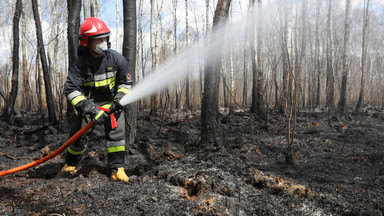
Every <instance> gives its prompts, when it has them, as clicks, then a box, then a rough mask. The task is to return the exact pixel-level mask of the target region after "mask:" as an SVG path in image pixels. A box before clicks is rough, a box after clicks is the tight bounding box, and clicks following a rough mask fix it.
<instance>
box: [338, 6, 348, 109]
mask: <svg viewBox="0 0 384 216" xmlns="http://www.w3.org/2000/svg"><path fill="white" fill-rule="evenodd" d="M350 20H351V0H346V1H345V21H344V49H343V75H342V81H341V90H340V100H339V111H340V112H341V113H344V112H345V105H346V103H347V82H348V74H349V38H350V32H351V28H350V23H351V21H350Z"/></svg>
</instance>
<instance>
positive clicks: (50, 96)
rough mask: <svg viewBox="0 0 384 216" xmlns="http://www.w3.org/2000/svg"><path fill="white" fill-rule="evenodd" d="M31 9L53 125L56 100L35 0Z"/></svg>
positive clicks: (50, 118)
mask: <svg viewBox="0 0 384 216" xmlns="http://www.w3.org/2000/svg"><path fill="white" fill-rule="evenodd" d="M32 10H33V16H34V19H35V25H36V35H37V46H38V49H39V51H40V60H41V65H42V67H43V73H44V84H45V93H46V96H47V106H48V117H49V124H51V125H54V124H56V123H57V119H56V111H55V107H56V100H55V98H54V97H53V94H52V85H51V79H50V73H49V69H48V65H47V57H46V55H45V48H44V42H43V33H42V30H41V22H40V16H39V11H38V7H37V0H32Z"/></svg>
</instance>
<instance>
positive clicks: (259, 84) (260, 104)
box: [256, 0, 265, 117]
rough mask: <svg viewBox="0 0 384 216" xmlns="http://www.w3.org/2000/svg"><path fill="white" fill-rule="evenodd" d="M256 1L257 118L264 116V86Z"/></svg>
mask: <svg viewBox="0 0 384 216" xmlns="http://www.w3.org/2000/svg"><path fill="white" fill-rule="evenodd" d="M257 1H258V10H257V17H258V18H257V66H258V67H257V90H256V112H257V115H258V116H260V117H261V116H264V106H265V104H264V99H263V85H264V82H263V81H264V71H263V61H264V59H263V27H262V26H263V22H262V19H263V8H262V0H257Z"/></svg>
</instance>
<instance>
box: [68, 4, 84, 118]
mask: <svg viewBox="0 0 384 216" xmlns="http://www.w3.org/2000/svg"><path fill="white" fill-rule="evenodd" d="M67 8H68V28H67V36H68V60H69V65H72V64H73V63H75V61H76V59H77V47H78V45H79V38H78V30H79V27H80V11H81V1H76V0H67ZM73 114H74V109H73V106H72V104H71V103H67V114H66V115H67V118H68V117H70V116H72V115H73Z"/></svg>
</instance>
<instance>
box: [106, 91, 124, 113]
mask: <svg viewBox="0 0 384 216" xmlns="http://www.w3.org/2000/svg"><path fill="white" fill-rule="evenodd" d="M124 95H125V93H123V92H118V93H117V94H116V96H115V98H114V99H113V101H114V102H113V104H112V106H111V108H110V109H109V110H110V112H111V113H114V112H119V111H122V110H124V105H122V104H121V103H120V100H121V98H123V97H124Z"/></svg>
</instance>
